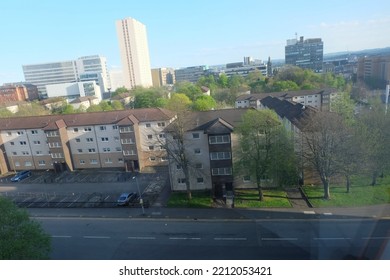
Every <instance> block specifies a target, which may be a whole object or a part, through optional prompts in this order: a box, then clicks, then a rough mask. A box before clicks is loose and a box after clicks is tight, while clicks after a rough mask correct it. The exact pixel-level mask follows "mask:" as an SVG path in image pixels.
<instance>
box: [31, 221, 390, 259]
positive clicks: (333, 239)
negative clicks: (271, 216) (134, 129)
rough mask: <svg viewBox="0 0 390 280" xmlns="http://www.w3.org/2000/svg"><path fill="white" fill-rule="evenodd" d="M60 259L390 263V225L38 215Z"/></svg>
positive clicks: (363, 222) (53, 256) (349, 222)
mask: <svg viewBox="0 0 390 280" xmlns="http://www.w3.org/2000/svg"><path fill="white" fill-rule="evenodd" d="M35 219H36V220H38V221H39V222H40V223H42V226H43V227H44V229H45V230H46V231H47V232H48V233H49V234H50V235H51V236H52V245H53V251H52V255H51V257H52V259H59V260H62V259H75V260H84V259H91V260H101V259H102V260H109V259H115V260H123V259H129V260H131V259H134V260H166V259H168V260H172V259H182V260H192V259H194V260H203V259H211V260H213V259H218V260H231V259H232V260H233V259H237V260H244V259H248V260H249V259H250V260H255V259H287V260H294V259H297V260H306V259H325V260H328V259H335V260H339V259H390V246H389V244H388V241H389V239H390V235H389V230H388V229H389V228H390V221H389V220H367V219H354V220H348V221H346V220H339V219H328V220H318V219H301V220H273V221H269V220H244V221H240V220H229V221H224V220H210V221H206V220H205V221H185V220H179V219H178V220H174V219H169V220H168V219H158V220H157V219H156V220H151V219H132V218H102V217H98V218H93V217H35Z"/></svg>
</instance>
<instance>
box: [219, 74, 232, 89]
mask: <svg viewBox="0 0 390 280" xmlns="http://www.w3.org/2000/svg"><path fill="white" fill-rule="evenodd" d="M217 83H218V85H219V87H220V88H227V87H228V84H229V78H228V77H227V76H226V74H224V73H222V74H220V75H219V77H218V80H217Z"/></svg>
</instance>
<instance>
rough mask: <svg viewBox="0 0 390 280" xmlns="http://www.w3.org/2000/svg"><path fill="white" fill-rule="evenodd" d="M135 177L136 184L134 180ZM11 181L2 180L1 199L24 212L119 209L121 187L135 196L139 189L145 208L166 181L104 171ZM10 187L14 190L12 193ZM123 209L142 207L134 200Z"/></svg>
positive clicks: (38, 175)
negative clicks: (85, 208)
mask: <svg viewBox="0 0 390 280" xmlns="http://www.w3.org/2000/svg"><path fill="white" fill-rule="evenodd" d="M134 176H136V177H137V181H135V180H134V179H133V178H134ZM11 177H12V176H6V177H3V178H1V183H2V185H3V186H8V188H6V187H3V188H1V186H0V195H2V196H5V197H7V198H9V199H11V200H12V201H14V202H15V203H16V204H17V205H18V206H19V207H24V208H32V207H39V208H45V207H47V208H84V207H106V208H107V207H118V206H117V203H116V201H117V199H118V197H119V196H120V194H121V192H122V191H121V188H123V186H129V187H130V186H131V187H132V188H133V191H135V192H138V189H137V188H139V189H140V193H141V196H142V198H143V202H144V206H145V207H148V206H149V205H151V204H153V202H154V201H155V199H156V198H157V197H158V195H159V194H160V192H161V190H162V189H163V188H164V187H165V186H166V184H167V180H168V174H166V173H142V174H141V173H140V174H138V173H137V174H134V173H126V172H123V171H104V170H95V171H78V172H77V171H76V172H64V173H62V174H54V173H52V172H33V174H32V176H31V177H29V178H26V179H23V180H22V181H20V182H17V183H13V182H10V178H11ZM13 186H15V187H16V188H17V190H14V188H15V187H13ZM18 186H19V187H18ZM37 186H38V187H37ZM39 186H41V187H40V188H39ZM51 186H53V187H51ZM118 186H119V187H118ZM34 187H35V189H33V188H34ZM43 187H45V191H40V190H39V189H43ZM136 187H137V188H136ZM126 188H127V187H126ZM11 190H12V191H11ZM26 190H29V191H26ZM30 190H31V191H30ZM51 190H52V191H51ZM126 207H141V205H140V203H139V200H138V199H137V200H135V201H134V202H132V203H130V205H129V206H126Z"/></svg>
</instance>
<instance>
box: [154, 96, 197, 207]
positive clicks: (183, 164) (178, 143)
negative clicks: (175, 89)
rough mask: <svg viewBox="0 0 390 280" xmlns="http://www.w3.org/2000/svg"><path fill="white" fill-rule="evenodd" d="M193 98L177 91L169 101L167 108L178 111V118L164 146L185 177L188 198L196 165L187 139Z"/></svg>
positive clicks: (171, 125)
mask: <svg viewBox="0 0 390 280" xmlns="http://www.w3.org/2000/svg"><path fill="white" fill-rule="evenodd" d="M190 105H191V100H190V99H189V98H188V96H186V95H185V94H180V93H176V94H174V95H173V96H172V98H171V99H170V100H169V101H168V104H167V108H168V109H170V110H172V111H174V112H175V113H176V119H175V121H174V122H173V123H171V124H170V125H169V126H168V127H167V129H166V132H167V134H168V135H167V136H166V138H165V142H162V143H161V144H162V146H163V147H164V148H165V150H166V152H167V154H168V157H169V161H170V162H173V163H174V164H175V165H177V166H179V167H180V169H181V170H182V171H183V174H184V177H185V184H186V191H187V198H188V200H191V199H192V192H191V180H190V175H191V171H192V169H193V168H194V165H193V163H192V161H191V155H190V154H188V149H187V146H188V143H187V141H186V132H187V128H188V125H189V122H190V121H191V118H189V117H188V116H189V114H190V111H189V109H190Z"/></svg>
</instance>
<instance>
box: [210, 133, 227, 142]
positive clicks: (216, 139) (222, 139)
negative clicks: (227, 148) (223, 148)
mask: <svg viewBox="0 0 390 280" xmlns="http://www.w3.org/2000/svg"><path fill="white" fill-rule="evenodd" d="M209 143H210V144H225V143H230V137H229V135H218V136H210V137H209Z"/></svg>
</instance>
